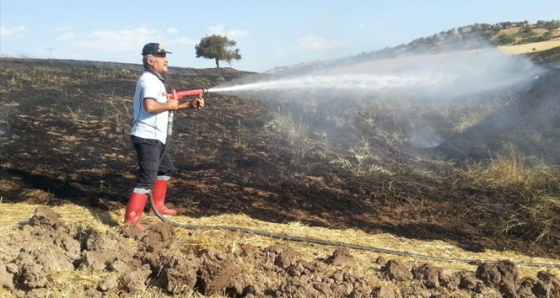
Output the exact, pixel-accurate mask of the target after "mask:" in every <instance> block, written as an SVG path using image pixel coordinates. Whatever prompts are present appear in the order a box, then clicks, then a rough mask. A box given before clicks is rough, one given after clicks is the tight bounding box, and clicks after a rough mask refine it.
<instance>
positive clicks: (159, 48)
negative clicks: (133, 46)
mask: <svg viewBox="0 0 560 298" xmlns="http://www.w3.org/2000/svg"><path fill="white" fill-rule="evenodd" d="M167 53H169V54H172V53H171V52H168V51H166V50H164V49H163V45H162V44H161V43H157V42H151V43H147V44H146V45H145V46H144V48H142V56H146V55H149V54H167Z"/></svg>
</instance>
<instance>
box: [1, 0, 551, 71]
mask: <svg viewBox="0 0 560 298" xmlns="http://www.w3.org/2000/svg"><path fill="white" fill-rule="evenodd" d="M558 19H560V1H558V0H531V1H528V0H526V1H516V0H513V1H512V0H491V1H488V0H469V1H455V0H424V1H418V0H386V1H378V0H298V1H294V0H239V1H231V0H230V1H228V0H221V1H219V0H199V1H189V0H176V1H172V0H159V1H144V0H134V1H132V0H111V1H108V0H96V1H76V0H0V56H2V57H16V58H20V57H25V58H42V59H49V58H54V59H75V60H93V61H109V62H123V63H135V64H141V54H140V53H141V50H142V47H143V46H144V44H146V43H149V42H159V43H161V44H163V46H164V47H165V49H166V50H168V51H171V52H173V54H170V55H169V56H168V57H169V64H170V66H177V67H193V68H213V67H215V66H216V65H215V61H214V60H213V59H204V58H196V52H195V45H196V44H197V43H198V42H199V41H200V39H201V38H203V37H205V36H209V35H212V34H217V35H222V36H227V37H228V38H229V39H232V40H234V41H236V42H237V45H236V46H235V47H234V48H237V49H239V51H240V54H241V55H242V59H241V60H237V61H232V62H231V64H227V62H224V61H222V62H221V63H220V66H221V67H232V68H235V69H237V70H245V71H254V72H265V71H267V70H270V69H273V68H276V67H283V66H290V65H297V64H301V63H307V62H313V61H319V60H329V59H337V58H344V57H348V56H353V55H358V54H360V53H364V52H371V51H376V50H380V49H383V48H386V47H395V46H398V45H401V44H407V43H409V42H410V41H412V40H414V39H416V38H420V37H428V36H431V35H434V34H438V33H440V32H442V31H448V30H450V29H453V28H459V27H462V26H467V25H472V24H475V23H479V24H481V23H487V24H496V23H500V22H508V21H511V22H521V21H529V22H530V23H536V22H537V21H539V20H543V21H551V20H558Z"/></svg>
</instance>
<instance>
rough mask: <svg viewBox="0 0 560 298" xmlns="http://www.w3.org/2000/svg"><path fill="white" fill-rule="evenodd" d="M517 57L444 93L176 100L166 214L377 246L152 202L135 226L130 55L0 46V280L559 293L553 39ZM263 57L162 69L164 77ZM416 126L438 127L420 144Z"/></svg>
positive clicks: (176, 287)
mask: <svg viewBox="0 0 560 298" xmlns="http://www.w3.org/2000/svg"><path fill="white" fill-rule="evenodd" d="M529 56H530V57H531V59H533V61H537V62H538V63H539V64H541V65H544V66H545V67H546V68H549V69H551V70H547V71H546V72H544V73H543V74H542V75H541V76H539V77H538V78H535V80H531V81H529V82H524V83H523V84H520V85H517V86H510V87H507V88H501V89H497V90H491V91H486V92H480V93H476V94H469V95H468V96H466V97H463V98H467V99H468V100H464V101H459V102H452V103H451V104H448V105H445V106H441V105H439V103H430V104H426V102H421V103H413V104H411V103H410V102H408V101H406V102H405V101H399V98H396V97H394V96H391V95H390V94H389V95H387V97H383V96H379V95H368V94H366V95H362V96H361V97H360V98H346V97H344V98H343V99H344V101H342V100H341V97H340V94H335V93H333V94H327V95H325V94H322V93H314V92H313V90H310V91H308V92H306V93H299V94H298V93H296V92H275V93H273V94H268V96H266V97H256V96H233V95H230V94H228V93H223V94H222V93H210V94H209V95H207V97H206V105H207V106H206V107H205V108H204V109H202V110H200V111H195V112H189V113H183V114H178V115H176V118H175V126H174V135H173V141H172V147H171V149H170V150H171V153H172V155H173V156H174V159H175V164H176V167H177V172H176V175H174V177H173V180H172V185H171V187H170V190H169V193H168V196H169V202H170V204H171V205H172V206H173V207H175V208H176V209H177V210H178V211H179V216H178V217H176V218H174V219H173V220H176V221H178V222H181V223H183V224H189V225H201V226H209V225H218V226H237V227H244V228H250V229H254V230H267V231H270V232H271V233H277V234H282V235H284V234H290V235H291V234H292V233H301V234H302V235H301V236H302V237H310V238H314V239H328V240H330V241H334V242H337V243H351V244H355V245H358V246H363V247H373V248H383V249H378V250H373V252H371V251H370V252H361V251H360V249H355V250H353V249H348V247H342V248H341V247H336V245H335V246H326V247H323V246H321V245H317V244H310V243H305V242H304V243H300V244H293V243H292V242H291V241H284V240H279V239H268V237H261V236H258V235H254V234H251V233H240V232H228V231H224V230H223V229H217V231H207V230H196V229H193V230H185V229H181V228H175V227H172V226H170V225H167V224H164V223H161V222H159V220H158V219H157V218H155V217H154V216H147V215H146V216H145V217H144V218H143V220H144V221H145V222H146V223H148V226H149V229H148V231H147V232H146V233H138V231H136V230H134V229H133V228H131V227H128V226H124V225H123V224H122V217H123V211H124V206H125V204H126V202H127V199H128V196H129V193H130V191H131V189H132V186H133V185H134V174H135V167H136V166H135V160H134V159H135V156H134V152H133V150H132V148H131V145H130V141H129V139H128V131H129V130H130V124H131V122H132V119H131V95H132V94H133V93H134V84H135V81H136V79H137V77H138V76H139V74H140V71H141V69H139V68H138V65H121V64H110V65H105V64H103V63H97V62H95V63H90V62H73V61H56V60H52V61H50V60H27V59H0V65H1V66H2V67H1V68H0V82H1V83H0V95H1V100H0V106H1V108H0V111H2V112H1V114H0V152H1V154H0V195H1V200H0V202H1V204H0V206H1V208H2V209H3V210H5V212H3V214H4V215H3V219H2V222H3V223H4V224H3V225H2V227H3V230H2V232H3V233H2V235H3V236H0V243H1V244H0V251H1V252H2V256H1V257H0V260H1V262H0V295H4V296H7V297H49V295H50V296H52V297H57V296H70V295H72V296H86V297H125V296H130V295H135V296H138V297H148V296H149V297H167V296H178V297H184V296H198V297H202V296H204V297H224V296H225V297H325V296H326V297H329V296H332V297H555V296H560V281H559V279H560V262H558V258H560V232H559V231H560V219H559V217H558V215H559V214H560V202H559V201H558V198H559V188H558V185H560V183H558V182H559V180H558V177H559V176H558V172H559V171H558V170H559V169H558V168H557V162H558V159H559V158H560V156H558V155H557V153H556V151H555V150H554V149H555V145H556V144H558V142H559V141H560V139H558V138H559V137H560V134H558V133H557V132H558V123H560V122H558V119H557V116H556V114H557V113H556V114H555V111H557V110H558V105H557V104H558V96H557V92H555V91H556V90H555V86H558V85H559V84H560V73H559V72H558V71H557V70H555V69H554V67H555V63H556V61H557V60H556V59H557V57H558V55H557V49H556V48H553V49H549V50H545V51H542V52H539V53H532V54H531V55H529ZM260 76H261V75H259V74H252V73H243V72H238V71H236V70H234V69H220V70H217V69H205V70H195V69H180V68H173V69H172V71H171V72H170V74H169V76H168V78H167V80H166V85H167V87H168V89H177V90H185V89H198V88H212V87H215V86H219V85H221V84H222V83H224V82H231V81H235V80H238V79H241V80H245V81H251V80H254V79H255V78H258V77H260ZM458 103H460V104H458ZM432 104H433V105H432ZM512 116H514V117H512ZM505 119H507V121H503V120H505ZM411 123H414V124H417V123H424V124H429V127H432V128H433V129H434V130H435V131H425V130H423V131H418V130H416V129H417V128H418V127H419V126H414V127H413V126H411ZM465 123H468V124H465ZM427 126H428V125H427ZM411 132H420V133H423V134H428V133H438V134H440V135H442V136H444V140H443V142H441V144H440V145H439V146H432V147H421V148H419V147H417V146H414V145H413V139H412V138H411ZM530 145H532V146H530ZM545 153H546V155H545ZM500 165H501V166H503V167H502V168H500V167H499V166H500ZM511 174H515V175H516V176H513V175H511ZM426 257H432V258H426ZM438 259H441V260H438ZM456 263H459V265H457V264H456Z"/></svg>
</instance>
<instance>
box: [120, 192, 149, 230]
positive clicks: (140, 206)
mask: <svg viewBox="0 0 560 298" xmlns="http://www.w3.org/2000/svg"><path fill="white" fill-rule="evenodd" d="M146 201H148V195H147V194H142V193H137V192H133V193H132V196H131V197H130V200H129V201H128V205H126V213H125V214H124V222H125V223H131V224H133V225H135V226H136V227H138V228H139V229H140V230H142V231H144V230H146V228H145V227H144V226H143V225H142V224H140V217H141V216H142V212H144V206H146Z"/></svg>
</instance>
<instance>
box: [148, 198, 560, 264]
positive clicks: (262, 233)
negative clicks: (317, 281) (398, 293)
mask: <svg viewBox="0 0 560 298" xmlns="http://www.w3.org/2000/svg"><path fill="white" fill-rule="evenodd" d="M149 198H150V204H151V205H152V209H153V210H154V213H155V215H156V216H157V217H158V218H159V219H160V220H161V221H163V222H165V223H168V224H170V225H172V226H175V227H179V228H183V229H188V230H220V231H231V232H242V233H248V234H254V235H259V236H264V237H270V238H277V239H282V240H289V241H297V242H306V243H314V244H320V245H328V246H337V247H347V248H351V249H356V250H363V251H372V252H378V253H386V254H392V255H399V256H406V257H413V258H419V259H426V260H432V261H447V262H461V263H468V264H471V265H477V264H482V263H498V261H495V260H474V259H460V258H442V257H434V256H427V255H422V254H416V253H410V252H404V251H398V250H392V249H385V248H376V247H370V246H362V245H356V244H350V243H344V242H337V241H329V240H321V239H314V238H307V237H299V236H290V235H286V234H277V233H270V232H265V231H260V230H253V229H246V228H240V227H234V226H199V225H187V224H182V223H178V222H174V221H172V220H169V219H167V218H166V217H164V216H163V215H161V214H160V213H159V211H158V210H157V208H155V207H154V206H155V205H154V202H153V196H152V193H151V192H150V193H149ZM512 263H513V264H515V265H516V266H523V267H548V268H560V264H548V263H532V262H512Z"/></svg>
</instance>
